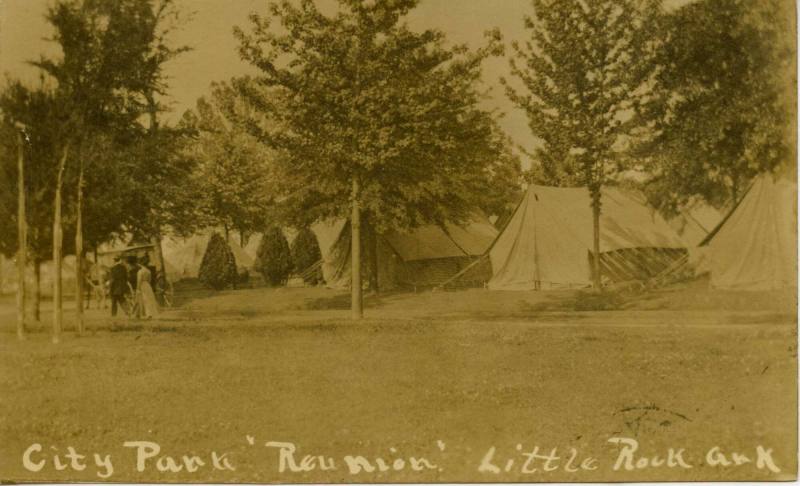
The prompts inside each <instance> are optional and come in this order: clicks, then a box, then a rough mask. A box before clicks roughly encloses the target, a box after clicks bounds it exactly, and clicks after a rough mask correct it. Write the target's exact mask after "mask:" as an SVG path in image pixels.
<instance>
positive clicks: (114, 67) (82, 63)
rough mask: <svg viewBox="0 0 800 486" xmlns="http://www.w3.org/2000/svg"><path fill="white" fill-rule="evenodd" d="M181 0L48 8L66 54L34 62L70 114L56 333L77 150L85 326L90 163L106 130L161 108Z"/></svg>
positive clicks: (119, 129)
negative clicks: (68, 189) (169, 40)
mask: <svg viewBox="0 0 800 486" xmlns="http://www.w3.org/2000/svg"><path fill="white" fill-rule="evenodd" d="M173 6H174V2H173V1H172V0H160V1H155V0H59V1H58V2H56V3H55V4H54V5H53V6H52V7H51V8H49V9H48V12H47V15H46V19H47V20H48V22H49V23H50V24H51V25H52V26H53V28H54V31H55V35H54V38H53V40H54V41H55V42H57V43H58V44H59V46H60V47H61V51H62V54H63V56H62V57H61V58H60V59H57V60H53V59H46V58H42V59H40V60H39V61H37V62H35V63H33V64H34V65H36V66H38V67H39V68H41V69H42V70H43V71H44V72H46V73H47V74H49V75H50V76H52V78H54V79H55V80H56V81H57V83H58V88H57V92H58V95H59V98H60V99H61V100H63V102H64V104H65V106H66V111H67V112H68V113H69V123H68V126H69V132H68V135H67V136H65V137H64V138H63V139H62V140H61V145H62V149H61V152H62V155H61V158H60V160H61V163H60V165H59V170H58V173H57V174H58V175H57V178H56V187H55V202H54V206H55V210H54V226H53V236H54V239H53V257H54V263H55V273H56V275H55V278H54V302H55V305H54V309H55V310H54V332H55V334H54V340H57V339H58V332H59V330H60V327H61V300H62V297H61V276H60V275H61V253H62V248H61V239H62V236H61V234H62V218H61V213H62V209H61V206H62V197H61V193H62V186H63V182H64V178H65V177H67V178H69V176H70V173H69V172H68V171H67V169H68V167H67V161H68V157H69V154H70V149H71V148H72V149H73V150H74V155H75V159H76V162H77V171H76V173H75V174H74V179H71V184H74V186H75V187H76V207H75V222H76V230H75V246H76V257H77V262H78V264H77V267H76V278H77V305H76V309H77V321H78V331H79V332H82V330H83V316H82V309H83V304H82V296H83V292H82V286H83V268H82V262H83V251H84V248H83V247H84V227H83V221H84V220H83V216H84V211H85V210H84V206H85V204H86V203H87V202H89V201H86V200H85V197H84V190H85V187H86V184H87V177H86V174H92V173H96V171H94V170H87V167H86V164H87V163H90V162H92V161H94V160H98V157H94V156H93V155H94V154H92V152H91V149H92V148H96V147H97V146H98V143H97V142H98V139H100V138H102V137H101V135H105V136H106V140H107V141H111V142H112V143H118V142H119V140H120V136H121V135H122V134H125V132H127V131H129V130H131V129H133V130H135V129H136V126H137V125H138V118H139V117H140V116H141V115H142V113H144V112H150V113H154V112H155V110H156V103H155V101H154V99H153V96H154V94H155V93H157V92H158V91H159V89H160V87H161V84H160V83H161V81H162V79H161V78H162V75H161V70H162V64H163V63H164V62H166V61H167V60H169V59H171V58H172V57H174V56H175V55H177V53H179V52H180V50H177V51H176V50H172V49H170V48H168V47H167V45H166V44H165V37H166V35H167V33H168V32H169V30H170V29H169V27H167V28H166V29H162V24H163V23H164V21H165V18H168V17H169V18H174V17H175V16H176V15H177V14H176V13H175V12H176V11H175V10H174V7H173ZM152 123H154V121H153V122H152ZM122 138H124V136H123V137H122ZM100 159H101V160H104V159H103V158H100ZM71 184H70V185H71ZM100 187H103V186H102V185H101V186H100ZM95 193H96V194H97V193H98V191H95ZM101 199H102V198H101ZM109 219H110V218H109ZM112 221H113V220H112ZM104 236H106V237H107V236H108V235H104ZM98 239H99V238H98Z"/></svg>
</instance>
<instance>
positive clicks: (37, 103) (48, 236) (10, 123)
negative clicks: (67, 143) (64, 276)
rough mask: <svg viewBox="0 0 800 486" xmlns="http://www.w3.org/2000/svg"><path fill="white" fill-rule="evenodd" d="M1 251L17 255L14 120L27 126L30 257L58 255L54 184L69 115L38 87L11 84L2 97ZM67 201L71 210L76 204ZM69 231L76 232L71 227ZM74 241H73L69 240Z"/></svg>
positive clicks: (53, 95) (47, 90) (25, 152)
mask: <svg viewBox="0 0 800 486" xmlns="http://www.w3.org/2000/svg"><path fill="white" fill-rule="evenodd" d="M0 109H2V112H3V114H4V118H3V120H2V122H1V123H0V130H1V131H2V136H1V137H0V187H2V188H3V190H1V191H0V218H2V221H3V222H4V224H3V228H7V230H4V231H0V252H2V253H5V254H6V255H10V254H13V253H14V252H16V251H17V231H16V227H17V191H18V185H17V182H18V179H17V175H18V174H17V150H18V147H17V131H18V130H19V129H18V128H17V127H15V126H14V122H17V123H21V124H23V125H24V126H25V129H24V134H25V136H24V138H23V160H24V164H25V188H26V203H27V204H26V206H27V207H26V213H27V223H28V245H29V252H30V255H29V256H30V257H31V258H32V259H33V260H35V261H43V260H47V259H48V258H49V257H50V255H51V254H52V241H53V235H52V231H53V198H54V194H55V187H54V181H55V179H56V174H55V173H56V166H57V161H58V155H59V154H58V150H59V146H58V141H59V140H60V139H61V137H63V136H64V135H65V133H64V125H65V123H66V121H67V115H66V112H65V110H64V109H63V105H62V104H61V103H60V102H59V100H58V98H57V96H56V93H55V91H54V90H53V89H52V88H50V87H48V86H46V85H42V86H39V87H37V88H35V89H31V88H28V87H26V86H25V85H23V84H21V83H20V82H17V81H9V82H8V83H7V85H6V86H5V87H4V89H3V91H2V93H1V94H0ZM70 196H71V194H67V195H66V197H65V201H64V202H65V207H69V206H70V204H71V203H72V199H71V197H70ZM66 230H67V233H69V232H71V231H72V228H70V227H68V228H66ZM68 241H69V240H68Z"/></svg>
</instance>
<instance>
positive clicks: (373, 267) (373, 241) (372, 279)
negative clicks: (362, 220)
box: [366, 223, 380, 295]
mask: <svg viewBox="0 0 800 486" xmlns="http://www.w3.org/2000/svg"><path fill="white" fill-rule="evenodd" d="M366 230H367V231H366V233H367V234H366V236H367V238H366V239H367V244H368V245H369V251H368V255H369V290H370V291H371V292H373V293H374V294H376V295H377V294H378V292H379V291H380V288H379V287H380V283H379V280H378V277H379V275H378V234H377V233H376V232H375V226H373V225H372V224H371V223H368V224H367V226H366Z"/></svg>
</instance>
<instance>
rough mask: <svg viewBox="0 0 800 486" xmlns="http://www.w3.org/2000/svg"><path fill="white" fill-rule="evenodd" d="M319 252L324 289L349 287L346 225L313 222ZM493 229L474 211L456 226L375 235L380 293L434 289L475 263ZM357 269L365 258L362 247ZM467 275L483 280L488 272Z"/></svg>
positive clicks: (346, 222)
mask: <svg viewBox="0 0 800 486" xmlns="http://www.w3.org/2000/svg"><path fill="white" fill-rule="evenodd" d="M311 229H312V231H314V233H315V234H316V236H317V241H318V242H319V247H320V252H321V253H322V273H323V277H324V279H325V282H326V285H327V286H329V287H332V288H347V287H348V286H349V285H350V225H349V223H348V221H347V220H343V219H342V220H330V221H324V222H318V223H316V224H314V225H312V227H311ZM497 233H498V232H497V229H495V227H494V226H493V225H492V223H491V222H489V220H488V219H487V218H486V217H485V216H484V215H483V214H480V213H478V212H475V213H473V214H471V215H470V217H469V219H468V221H467V222H466V223H465V224H464V225H463V226H459V225H456V224H452V223H447V224H445V225H444V226H438V225H424V226H420V227H418V228H415V229H413V230H410V231H406V232H400V231H390V232H388V233H385V234H382V235H380V237H379V238H378V242H377V243H378V244H377V245H376V246H377V263H378V278H379V285H380V287H381V288H384V289H386V288H395V287H426V286H434V285H438V284H440V283H442V282H444V281H445V280H447V279H448V278H450V277H452V276H453V275H455V274H457V273H458V272H459V271H461V270H462V269H464V268H465V267H466V266H468V265H469V264H470V263H472V262H473V261H474V260H475V259H476V258H480V256H481V255H483V254H484V253H485V252H486V250H488V248H489V246H490V245H491V244H492V242H493V241H494V239H495V238H496V237H497ZM364 250H365V254H364V255H363V258H362V264H365V263H366V262H367V260H368V259H369V251H370V250H369V248H365V249H364ZM484 273H485V275H483V276H481V275H479V271H476V272H475V273H473V274H471V276H472V277H474V278H478V279H480V280H484V281H485V280H488V278H489V277H490V272H489V271H488V269H486V271H485V272H484Z"/></svg>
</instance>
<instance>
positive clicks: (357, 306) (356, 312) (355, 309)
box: [350, 176, 364, 320]
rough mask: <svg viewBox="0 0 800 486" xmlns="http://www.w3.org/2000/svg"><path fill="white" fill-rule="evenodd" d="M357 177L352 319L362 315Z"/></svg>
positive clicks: (352, 240)
mask: <svg viewBox="0 0 800 486" xmlns="http://www.w3.org/2000/svg"><path fill="white" fill-rule="evenodd" d="M358 198H359V186H358V179H356V178H355V176H354V177H353V201H352V204H353V214H352V216H351V217H350V246H351V249H350V276H351V278H352V280H351V284H350V291H351V304H350V308H351V310H352V313H353V319H354V320H359V319H361V318H362V317H363V315H364V309H363V301H362V298H361V208H360V206H359V201H358Z"/></svg>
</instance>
